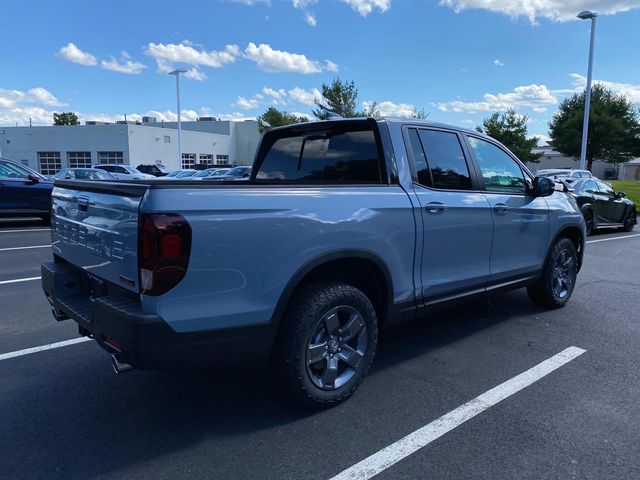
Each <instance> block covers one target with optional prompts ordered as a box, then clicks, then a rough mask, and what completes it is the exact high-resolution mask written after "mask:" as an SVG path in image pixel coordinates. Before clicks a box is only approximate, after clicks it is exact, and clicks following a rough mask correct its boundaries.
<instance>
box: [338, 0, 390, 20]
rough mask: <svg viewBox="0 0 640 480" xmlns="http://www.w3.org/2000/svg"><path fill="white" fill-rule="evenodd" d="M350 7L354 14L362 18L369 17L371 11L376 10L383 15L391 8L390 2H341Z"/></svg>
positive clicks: (344, 0)
mask: <svg viewBox="0 0 640 480" xmlns="http://www.w3.org/2000/svg"><path fill="white" fill-rule="evenodd" d="M341 1H342V2H344V3H346V4H348V5H351V8H353V9H354V10H355V11H356V12H358V13H359V14H360V15H362V16H363V17H366V16H367V15H369V14H370V13H371V12H373V10H375V9H377V10H379V11H380V13H384V12H386V11H387V10H389V8H390V7H391V0H341Z"/></svg>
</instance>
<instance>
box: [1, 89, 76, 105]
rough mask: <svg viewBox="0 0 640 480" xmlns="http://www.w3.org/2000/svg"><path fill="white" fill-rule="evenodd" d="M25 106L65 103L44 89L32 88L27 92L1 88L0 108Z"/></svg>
mask: <svg viewBox="0 0 640 480" xmlns="http://www.w3.org/2000/svg"><path fill="white" fill-rule="evenodd" d="M25 104H32V105H41V106H47V107H60V106H63V105H65V103H64V102H61V101H60V100H58V99H57V98H56V97H55V95H53V93H51V92H50V91H49V90H47V89H46V88H43V87H35V88H30V89H29V90H27V91H22V90H6V89H4V88H0V108H13V107H19V106H22V105H25Z"/></svg>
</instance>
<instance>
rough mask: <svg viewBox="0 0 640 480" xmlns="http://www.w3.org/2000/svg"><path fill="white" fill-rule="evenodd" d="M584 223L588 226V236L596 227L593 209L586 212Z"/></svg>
mask: <svg viewBox="0 0 640 480" xmlns="http://www.w3.org/2000/svg"><path fill="white" fill-rule="evenodd" d="M583 216H584V223H585V224H586V226H587V236H589V235H591V234H592V233H593V231H594V229H595V220H594V218H593V210H591V209H590V208H589V209H587V210H586V211H585V212H584V214H583Z"/></svg>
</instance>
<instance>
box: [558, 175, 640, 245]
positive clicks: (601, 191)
mask: <svg viewBox="0 0 640 480" xmlns="http://www.w3.org/2000/svg"><path fill="white" fill-rule="evenodd" d="M564 184H565V186H566V187H567V191H568V192H569V193H570V194H571V195H572V196H573V197H574V198H575V199H576V202H578V206H579V207H580V210H581V211H582V215H584V219H585V222H586V224H587V235H589V234H591V233H592V232H593V231H594V230H595V229H597V228H621V229H623V230H624V231H626V232H630V231H631V230H633V228H634V226H635V224H636V222H637V219H636V216H637V212H636V206H635V205H634V204H633V202H632V201H631V200H629V199H628V198H627V197H626V195H625V194H624V193H623V192H616V191H614V189H613V188H612V187H611V186H610V185H608V184H606V183H604V182H602V181H600V180H597V179H595V178H591V179H583V180H578V181H576V182H573V183H568V182H564Z"/></svg>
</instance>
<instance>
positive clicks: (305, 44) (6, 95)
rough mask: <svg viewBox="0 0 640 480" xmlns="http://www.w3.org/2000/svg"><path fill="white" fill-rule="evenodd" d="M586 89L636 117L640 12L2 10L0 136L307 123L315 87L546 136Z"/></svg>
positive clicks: (587, 4) (12, 2) (501, 1)
mask: <svg viewBox="0 0 640 480" xmlns="http://www.w3.org/2000/svg"><path fill="white" fill-rule="evenodd" d="M582 10H595V11H597V12H599V14H600V16H599V17H598V20H597V28H596V49H595V65H594V79H595V80H597V81H601V82H603V83H605V84H607V86H609V87H610V88H613V89H614V90H616V91H619V92H621V93H624V94H625V95H627V96H628V98H629V99H630V100H631V101H633V102H634V103H636V104H638V105H640V61H639V60H640V48H638V46H640V28H639V26H640V0H182V1H180V2H176V1H172V2H168V1H164V0H155V1H153V2H150V1H145V0H136V1H132V0H128V1H125V0H110V1H109V2H94V1H87V0H81V1H76V0H64V1H57V2H52V1H50V0H38V1H36V0H34V1H24V0H3V1H2V25H3V27H2V29H1V30H0V39H1V40H2V41H1V44H2V45H3V48H2V55H1V57H0V125H16V124H17V125H28V124H29V121H30V119H31V122H32V124H33V125H47V124H50V123H51V122H52V115H53V112H55V111H74V112H77V113H78V115H79V117H80V120H81V121H86V120H102V121H115V120H122V119H123V118H124V115H125V114H126V115H127V118H128V119H129V120H138V119H140V117H141V116H142V115H152V116H156V117H157V118H158V120H175V118H176V113H175V112H176V110H177V109H176V92H175V77H173V76H170V75H168V74H167V73H168V72H169V71H171V70H172V69H174V68H184V69H185V70H187V73H186V74H184V76H183V77H182V79H181V97H182V116H183V119H188V120H192V119H195V118H197V117H198V116H211V115H213V116H216V117H219V118H222V119H235V120H242V119H246V118H255V117H256V116H257V115H260V114H261V113H262V112H264V111H265V110H266V109H267V108H268V107H269V106H275V107H277V108H279V109H282V110H286V111H289V112H292V113H297V114H305V115H309V114H311V109H312V108H313V101H314V99H315V98H319V89H320V88H321V85H322V83H323V82H325V83H328V82H330V81H331V80H332V79H333V78H336V77H339V78H340V79H342V80H348V81H351V80H353V81H354V82H355V84H356V86H357V88H358V90H359V97H358V98H359V107H360V108H364V107H366V106H367V105H368V104H369V103H370V102H373V101H375V102H378V110H379V111H380V112H381V113H382V114H385V115H403V114H405V115H406V114H407V113H410V112H412V111H414V110H424V112H425V113H427V114H428V118H429V119H430V120H433V121H438V122H444V123H449V124H453V125H457V126H463V127H469V128H473V127H475V126H476V125H478V124H480V123H481V122H482V119H483V118H485V117H487V116H489V115H490V114H491V112H493V111H496V110H504V109H506V108H510V107H514V108H516V109H517V110H518V112H519V113H521V114H526V115H528V116H529V117H530V120H529V133H530V134H532V135H538V136H541V137H542V138H546V135H547V131H548V122H549V120H550V118H551V117H552V115H553V113H554V112H555V111H556V110H557V108H558V104H559V102H560V101H562V99H563V98H565V97H566V96H568V95H571V94H573V93H574V92H576V91H579V90H581V89H583V88H584V86H585V84H586V78H585V77H586V71H587V60H588V48H589V35H590V21H581V20H578V19H576V18H575V16H576V14H577V13H578V12H580V11H582Z"/></svg>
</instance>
